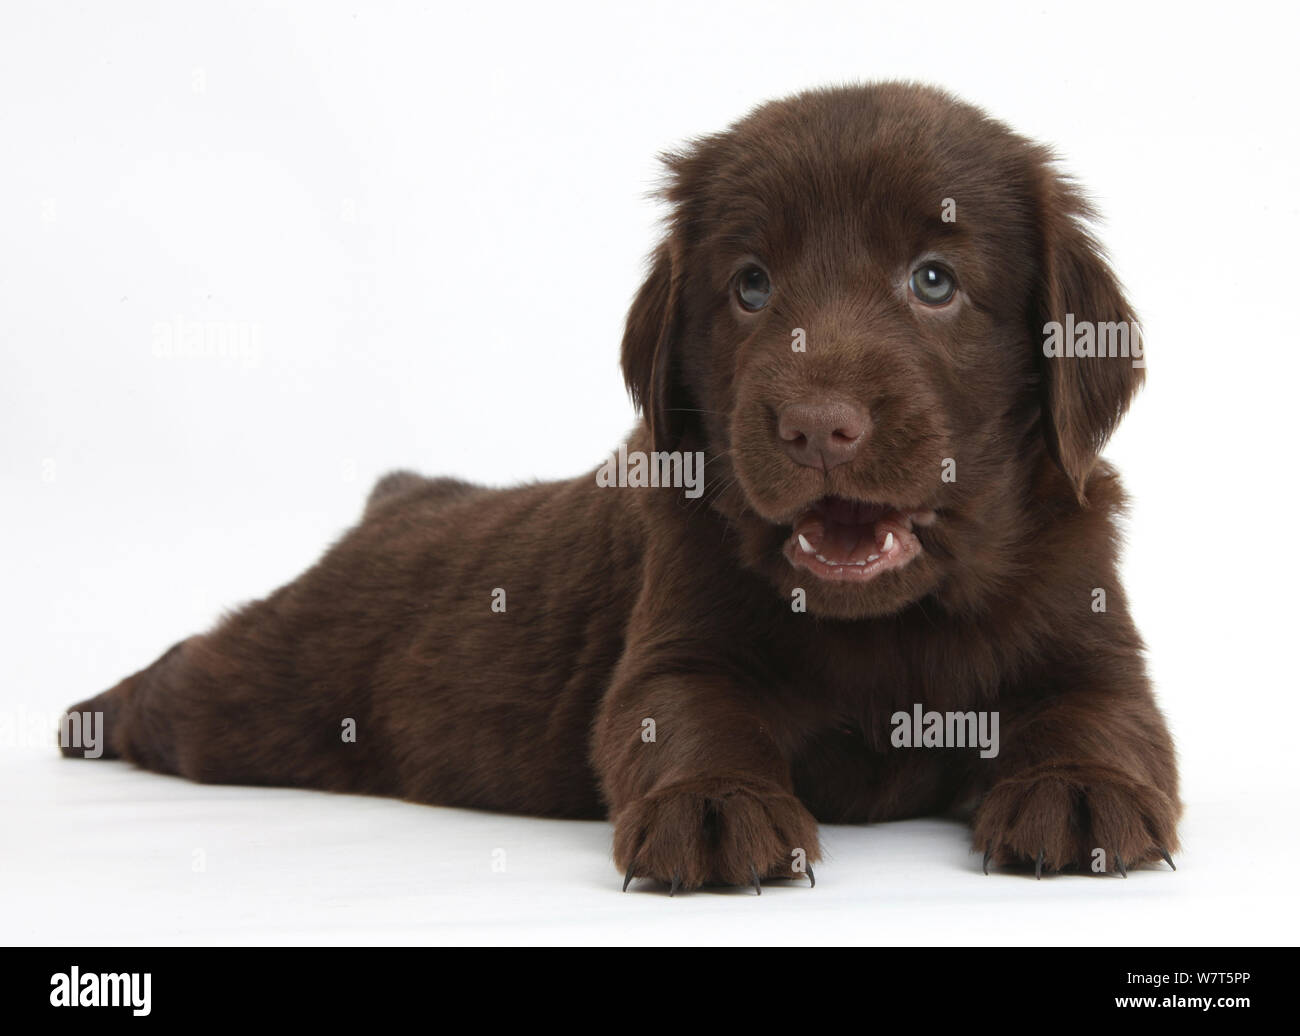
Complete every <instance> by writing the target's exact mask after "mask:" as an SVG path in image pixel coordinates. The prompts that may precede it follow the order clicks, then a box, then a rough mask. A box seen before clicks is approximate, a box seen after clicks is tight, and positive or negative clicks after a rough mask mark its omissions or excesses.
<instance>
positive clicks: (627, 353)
mask: <svg viewBox="0 0 1300 1036" xmlns="http://www.w3.org/2000/svg"><path fill="white" fill-rule="evenodd" d="M675 252H676V249H675V248H674V246H673V240H672V238H671V237H670V238H669V239H668V240H666V241H665V242H664V243H663V244H661V245H660V246H659V247H658V249H656V250H655V254H654V258H653V261H652V263H651V267H650V274H649V276H647V277H646V279H645V283H644V284H642V285H641V290H640V291H638V292H637V295H636V298H635V299H634V300H633V302H632V308H631V309H630V310H628V314H627V328H626V330H625V331H624V332H623V380H624V381H625V382H626V383H627V390H628V392H629V393H631V395H632V402H633V403H634V404H635V405H636V406H637V407H639V408H640V410H641V412H642V413H643V414H644V415H645V420H646V424H647V426H648V427H649V429H650V440H651V442H652V443H653V444H654V449H656V450H663V451H668V450H672V449H673V448H674V446H675V444H676V443H677V441H678V440H679V439H680V437H681V434H682V427H683V425H684V423H685V417H686V412H685V410H684V409H683V407H684V406H686V405H687V404H686V403H685V401H684V400H683V399H682V393H681V392H680V390H679V389H678V388H677V385H678V378H677V371H676V369H675V366H676V365H675V363H674V358H675V355H676V352H677V348H676V343H677V340H678V338H679V337H680V334H681V316H680V309H681V304H680V298H681V274H680V268H681V265H680V262H679V261H678V259H677V257H676V255H675Z"/></svg>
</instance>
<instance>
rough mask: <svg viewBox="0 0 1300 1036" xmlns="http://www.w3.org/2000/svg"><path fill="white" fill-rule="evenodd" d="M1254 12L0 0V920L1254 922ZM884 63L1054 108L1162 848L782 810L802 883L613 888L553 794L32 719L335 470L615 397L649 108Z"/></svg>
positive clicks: (418, 454) (481, 933) (131, 934)
mask: <svg viewBox="0 0 1300 1036" xmlns="http://www.w3.org/2000/svg"><path fill="white" fill-rule="evenodd" d="M1294 18H1295V15H1294V8H1293V7H1291V6H1289V5H1283V4H1277V5H1271V6H1260V7H1254V6H1251V5H1249V4H1242V3H1235V4H1232V5H1230V6H1228V7H1226V8H1225V7H1222V6H1220V5H1215V6H1213V7H1207V8H1206V9H1204V10H1198V9H1197V8H1196V7H1195V6H1194V5H1191V4H1170V5H1168V6H1167V7H1162V6H1161V5H1154V4H1152V5H1148V4H1141V5H1138V4H1132V3H1124V4H1118V5H1105V4H1089V5H1086V6H1085V7H1082V8H1080V7H1077V6H1066V5H1060V6H1059V7H1057V6H1055V5H1053V6H1051V7H1049V8H1048V9H1047V10H1046V11H1043V10H1040V9H1038V7H1037V5H1027V4H1010V5H1007V6H1006V7H1005V8H999V7H998V6H997V5H994V4H989V3H980V4H968V3H961V4H943V3H936V2H932V3H927V4H921V5H915V4H883V3H881V4H863V3H852V4H844V5H835V4H817V3H798V4H792V3H771V4H769V3H761V2H757V0H750V2H746V3H742V4H716V3H705V2H700V0H693V2H690V3H684V4H674V3H668V4H664V3H655V4H636V5H616V4H591V5H582V6H577V5H570V6H564V5H552V4H520V5H518V6H513V5H512V6H500V7H493V6H490V5H483V4H476V5H467V4H446V5H440V4H425V5H419V6H417V5H415V4H405V3H404V4H397V3H388V4H365V5H363V4H360V3H351V4H338V3H321V2H316V3H299V4H270V5H264V6H263V5H251V4H229V3H223V4H210V5H196V4H178V3H169V4H164V3H157V4H142V3H116V4H113V5H97V4H77V5H72V4H53V3H29V4H17V3H9V4H6V5H5V7H4V13H3V15H0V141H2V142H3V159H2V160H0V364H2V366H0V493H2V494H3V497H2V504H3V506H2V508H0V516H2V520H3V523H4V527H3V533H4V535H3V536H2V537H0V578H2V580H3V582H2V585H3V595H2V597H0V630H2V631H3V634H2V636H3V639H2V641H0V716H3V718H4V719H6V720H7V723H8V726H7V730H8V736H7V738H6V743H5V744H4V746H3V747H2V748H0V751H2V753H3V754H2V755H0V871H2V872H0V941H3V942H69V941H72V942H93V943H117V942H152V941H160V940H161V941H166V942H184V943H190V942H199V943H202V942H239V943H244V942H253V943H261V942H302V941H308V942H316V941H320V942H354V941H381V942H543V941H545V942H575V941H576V942H591V941H598V942H605V941H608V942H616V943H655V942H675V941H683V940H685V941H690V942H701V941H716V942H738V943H746V942H757V943H771V944H778V945H792V944H817V943H826V942H906V943H929V942H958V943H995V942H996V943H1001V942H1009V943H1038V944H1045V943H1058V942H1059V943H1110V942H1118V943H1163V942H1173V943H1229V944H1236V943H1251V942H1268V943H1273V942H1287V941H1294V938H1295V927H1294V926H1295V921H1296V898H1295V892H1294V888H1295V882H1294V875H1293V873H1292V872H1293V870H1294V864H1295V859H1296V856H1297V852H1296V850H1297V845H1296V840H1297V836H1296V824H1295V820H1296V805H1295V804H1296V792H1297V784H1298V783H1300V782H1298V780H1297V776H1296V767H1295V740H1296V730H1297V726H1296V723H1297V718H1300V717H1298V715H1297V712H1298V707H1297V697H1296V690H1297V680H1296V675H1295V653H1294V643H1295V639H1296V630H1295V623H1296V614H1295V613H1296V609H1295V608H1294V605H1293V599H1294V594H1295V586H1296V581H1297V579H1296V577H1297V565H1296V558H1295V550H1294V547H1293V545H1292V543H1293V540H1294V535H1293V532H1292V529H1293V524H1294V521H1295V515H1294V504H1295V499H1296V490H1295V480H1296V474H1295V470H1294V464H1295V452H1294V451H1295V435H1294V429H1295V426H1296V421H1295V410H1296V402H1295V386H1296V375H1297V370H1298V365H1297V361H1296V352H1295V350H1296V335H1295V331H1294V326H1295V324H1294V321H1295V317H1296V314H1295V302H1296V290H1295V281H1296V268H1295V262H1294V257H1293V251H1294V247H1295V242H1296V241H1297V240H1300V219H1298V218H1297V200H1296V199H1297V183H1296V175H1295V174H1296V166H1297V163H1296V159H1297V130H1296V119H1295V114H1294V104H1295V100H1296V92H1297V91H1296V85H1297V84H1296V76H1295V71H1294V69H1295V58H1294V54H1293V52H1292V48H1293V46H1294V42H1295V39H1296V25H1295V23H1294ZM890 77H905V78H914V79H919V80H923V81H928V82H933V83H936V84H939V85H943V86H946V87H948V88H950V89H952V90H954V91H956V92H957V93H959V94H960V95H962V96H964V97H965V98H967V99H969V100H972V101H974V102H976V103H978V104H981V105H983V106H984V107H986V108H987V109H988V110H989V111H990V112H991V113H993V114H994V115H996V116H998V117H1000V118H1002V119H1004V120H1006V121H1007V122H1009V123H1010V124H1011V125H1013V126H1014V127H1016V128H1017V129H1018V130H1020V131H1021V132H1023V133H1026V134H1028V135H1030V136H1033V137H1036V138H1039V139H1042V140H1045V141H1048V142H1050V143H1053V144H1054V145H1056V146H1057V147H1058V149H1059V151H1060V153H1061V155H1062V157H1063V158H1064V160H1065V164H1066V166H1067V168H1068V169H1070V170H1071V171H1072V172H1074V173H1076V174H1077V175H1078V176H1079V177H1080V179H1082V181H1083V182H1084V183H1085V185H1087V187H1088V188H1089V189H1090V192H1091V194H1092V196H1093V197H1094V198H1095V199H1096V201H1097V202H1098V204H1099V207H1100V209H1101V211H1102V213H1103V214H1104V216H1105V218H1106V223H1105V225H1104V226H1103V228H1102V230H1101V235H1102V237H1103V240H1104V241H1105V242H1106V243H1107V244H1108V246H1109V247H1110V250H1111V252H1112V254H1113V256H1114V259H1115V264H1116V267H1117V269H1118V270H1119V272H1120V274H1121V276H1122V278H1123V279H1124V280H1125V282H1126V283H1127V285H1128V288H1129V290H1130V292H1131V295H1132V297H1133V298H1134V300H1135V302H1136V304H1137V307H1138V309H1139V312H1140V316H1141V318H1142V320H1143V323H1144V330H1145V335H1146V343H1147V348H1148V355H1149V370H1148V379H1149V380H1148V388H1147V390H1146V392H1145V393H1144V394H1143V396H1142V397H1141V398H1140V399H1139V401H1138V403H1137V405H1136V406H1135V408H1134V410H1133V412H1132V414H1131V416H1130V417H1129V418H1128V420H1127V422H1126V423H1125V425H1124V426H1123V427H1122V429H1121V430H1120V432H1119V434H1118V435H1117V436H1116V438H1115V439H1114V441H1113V443H1112V447H1111V449H1110V451H1109V456H1110V457H1111V458H1112V459H1113V460H1114V461H1116V462H1117V463H1118V465H1119V466H1120V468H1121V469H1122V470H1123V472H1124V474H1125V476H1126V479H1127V482H1128V486H1129V488H1130V490H1131V492H1132V494H1133V496H1134V500H1135V504H1134V510H1133V518H1132V522H1131V529H1130V536H1129V541H1128V544H1129V546H1128V552H1127V555H1126V565H1125V570H1126V576H1127V581H1128V586H1129V591H1130V595H1131V599H1132V606H1133V609H1134V611H1135V613H1136V616H1137V618H1138V621H1139V624H1140V626H1141V628H1142V630H1143V632H1144V634H1145V636H1146V638H1147V640H1148V643H1149V648H1150V660H1151V667H1152V671H1153V673H1154V676H1155V679H1156V682H1157V685H1158V690H1159V697H1160V701H1161V704H1162V706H1163V707H1164V709H1165V710H1166V712H1167V715H1168V717H1169V720H1170V723H1171V726H1172V728H1173V731H1174V734H1175V737H1176V739H1177V742H1178V746H1179V750H1180V755H1181V760H1182V772H1183V782H1184V795H1185V798H1186V800H1187V804H1188V808H1187V816H1186V820H1185V823H1184V825H1183V836H1184V841H1185V850H1184V852H1183V854H1182V855H1181V856H1180V857H1179V860H1178V863H1179V870H1178V872H1177V873H1176V874H1175V873H1170V872H1168V871H1167V870H1165V869H1164V868H1160V869H1151V870H1145V871H1142V872H1138V873H1134V874H1133V875H1132V876H1131V877H1130V878H1129V880H1128V881H1123V880H1121V879H1115V878H1090V877H1056V878H1052V879H1051V880H1044V881H1042V882H1038V883H1036V882H1034V881H1033V880H1032V879H1028V880H1027V879H1025V878H1023V877H1015V876H1006V875H1000V876H995V877H990V878H984V877H982V876H981V875H980V874H979V860H978V858H977V857H975V856H972V855H969V854H968V852H967V840H966V833H965V831H964V830H963V829H962V828H961V827H960V826H958V825H956V824H952V823H947V822H942V821H914V822H907V823H899V824H890V825H883V826H880V827H875V828H851V827H832V828H828V829H826V830H825V832H824V844H825V846H826V848H827V851H828V853H829V856H830V858H829V859H828V860H827V861H826V862H825V863H824V864H823V865H822V866H821V868H820V872H819V881H818V885H817V888H816V890H814V891H809V890H808V889H807V888H800V887H780V886H774V887H771V888H769V890H768V891H766V892H765V893H764V895H763V897H762V898H761V900H760V899H756V898H755V897H753V896H752V894H744V893H697V894H694V895H690V896H680V897H678V898H676V899H674V900H672V901H670V900H668V899H667V898H666V896H664V895H662V894H656V893H643V894H639V895H633V894H631V893H629V894H627V895H621V894H619V892H618V888H619V876H618V875H616V874H615V873H614V870H613V867H612V865H611V863H610V861H609V841H610V832H609V829H608V827H607V826H606V825H605V824H602V823H585V824H581V823H561V822H555V821H539V820H532V819H521V818H511V817H501V816H493V815H488V814H477V813H472V812H465V811H456V810H446V809H435V808H429V807H422V806H414V805H409V804H404V803H400V802H396V801H385V800H368V799H360V798H345V797H340V796H331V795H325V794H316V793H309V792H292V791H280V790H266V789H249V788H235V787H200V786H197V785H192V784H189V783H187V782H184V781H181V780H178V779H175V778H167V777H161V776H157V775H152V774H147V773H143V772H140V771H135V770H132V769H130V768H129V767H127V766H126V765H125V764H121V763H98V764H92V763H83V762H73V761H65V760H61V759H59V758H58V757H57V755H56V754H55V752H54V750H53V748H52V747H51V742H50V735H49V731H50V730H51V727H50V725H48V724H46V725H41V717H42V715H48V716H49V717H52V716H53V715H55V714H57V713H58V712H59V711H60V710H61V709H63V708H64V707H66V706H67V705H69V704H71V703H73V702H75V701H79V700H81V699H82V698H84V697H86V696H88V695H89V694H91V693H94V692H97V691H99V690H102V689H104V688H105V687H107V686H109V685H111V684H112V683H114V682H116V680H118V679H119V678H120V677H122V676H123V675H125V674H127V673H128V672H131V671H133V670H135V669H137V668H139V667H141V666H143V665H145V664H147V663H148V662H150V661H151V660H152V659H153V658H155V657H156V656H157V655H158V654H159V653H160V652H161V651H163V650H164V649H165V648H167V647H168V646H169V645H170V644H172V643H173V642H174V641H176V640H177V639H179V638H180V637H182V636H185V635H187V634H189V633H192V632H195V631H197V630H200V629H202V628H204V627H206V626H207V625H209V624H210V623H212V622H213V621H214V620H215V619H216V618H217V616H218V615H219V614H220V612H221V610H222V609H223V608H225V607H228V606H230V605H232V604H234V603H237V602H240V601H243V600H247V599H250V598H253V597H256V596H260V595H262V594H264V593H266V592H267V591H270V590H271V589H273V588H274V587H276V586H277V585H279V584H281V583H283V582H285V581H287V580H288V579H290V578H292V577H293V576H294V575H296V574H297V573H298V572H299V571H300V570H301V569H303V568H304V567H305V566H306V565H308V564H309V563H310V562H311V561H313V560H314V559H315V558H316V557H317V556H318V554H319V552H320V551H321V550H322V549H323V548H324V547H325V545H326V544H327V543H328V542H330V541H331V539H332V538H333V537H335V536H336V535H337V534H338V533H339V532H340V531H341V530H342V529H343V528H345V527H346V526H347V525H348V524H349V523H350V522H352V521H353V520H354V519H355V517H356V516H357V514H358V512H359V509H360V506H361V501H362V499H363V496H364V494H365V492H366V490H367V489H368V487H369V485H370V483H371V482H372V481H373V480H374V479H375V477H377V476H378V475H379V474H381V473H382V472H384V471H386V470H388V469H391V468H394V467H414V468H417V469H420V470H422V471H424V472H427V473H456V474H460V475H465V476H470V477H472V478H475V479H478V480H482V481H487V482H491V483H497V484H506V483H510V482H513V481H516V480H520V479H526V478H535V477H543V478H545V477H560V476H568V475H573V474H576V473H578V472H581V471H583V470H586V469H588V468H590V467H592V466H594V465H595V464H596V463H597V462H598V461H599V460H600V459H602V458H603V456H604V455H605V454H606V452H607V451H608V450H609V449H610V448H612V447H613V446H614V445H615V444H616V443H617V442H618V441H619V440H620V438H621V437H622V435H623V434H624V433H625V432H626V431H627V429H628V428H629V427H630V426H631V424H632V422H633V415H632V412H631V409H630V407H629V404H628V402H627V399H626V396H625V394H624V391H623V388H622V383H621V379H620V375H619V372H618V368H617V355H618V342H619V337H620V333H621V328H622V320H623V317H624V313H625V311H626V307H627V304H628V302H629V301H630V299H631V297H632V295H633V293H634V291H635V289H636V287H637V285H638V282H639V278H640V276H641V275H642V272H643V270H644V265H643V263H644V257H645V256H646V255H647V254H648V252H649V251H650V249H651V247H652V245H653V243H654V241H655V239H656V235H657V220H658V218H659V216H660V215H661V212H660V210H659V209H658V208H657V207H656V204H655V203H654V202H653V201H652V200H651V198H650V197H649V192H650V191H651V189H652V188H653V187H654V185H655V183H656V181H657V177H658V169H657V166H656V163H655V160H654V156H655V154H656V153H657V152H658V151H660V150H662V149H665V148H668V147H671V146H673V145H674V144H676V143H678V142H680V141H682V140H684V139H686V138H688V137H690V136H692V135H695V134H699V133H704V132H708V131H712V130H716V129H720V128H722V127H724V126H725V125H727V124H728V123H729V122H731V121H733V120H734V119H736V118H737V117H739V116H741V115H743V114H744V113H745V112H746V111H747V110H748V109H749V108H750V107H751V106H753V105H754V104H756V103H757V102H759V101H762V100H764V99H767V98H771V97H776V96H780V95H783V94H787V93H789V92H792V91H795V90H798V89H801V88H804V87H809V86H816V85H823V84H828V83H835V82H845V81H856V80H864V79H872V78H890ZM177 322H180V326H182V327H184V326H185V325H186V324H193V323H195V322H199V323H201V324H202V325H203V326H205V327H206V326H212V327H231V326H235V327H238V326H243V327H246V328H251V327H252V326H254V325H255V326H256V329H257V331H256V333H257V339H256V342H257V349H256V352H255V353H247V354H245V355H243V356H236V357H230V356H225V357H222V356H210V357H202V356H199V357H195V356H190V357H185V356H171V357H168V356H160V355H158V353H159V352H160V351H161V348H162V346H161V345H160V342H161V341H162V339H160V338H159V335H160V334H161V333H162V332H161V331H160V326H162V327H172V328H175V327H176V326H178V325H177ZM33 724H34V725H35V727H36V728H38V734H39V737H38V738H37V739H36V740H35V741H33V739H32V738H31V737H29V736H28V735H27V733H26V731H27V728H28V726H31V725H33ZM496 849H504V850H505V851H506V870H505V873H494V872H493V870H492V860H493V851H494V850H496ZM196 851H198V852H201V853H202V854H203V856H202V859H203V861H204V862H205V864H206V869H205V870H195V869H194V867H195V861H196V860H197V859H199V857H197V856H196V855H195V854H196Z"/></svg>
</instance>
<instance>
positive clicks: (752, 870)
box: [749, 863, 763, 896]
mask: <svg viewBox="0 0 1300 1036" xmlns="http://www.w3.org/2000/svg"><path fill="white" fill-rule="evenodd" d="M749 876H750V877H751V878H752V879H753V880H754V891H755V892H757V893H758V894H759V895H760V896H761V895H762V894H763V885H762V883H761V882H760V881H759V880H758V868H757V867H755V866H754V865H753V864H752V863H751V864H750V865H749Z"/></svg>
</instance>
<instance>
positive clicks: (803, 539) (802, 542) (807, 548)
mask: <svg viewBox="0 0 1300 1036" xmlns="http://www.w3.org/2000/svg"><path fill="white" fill-rule="evenodd" d="M799 546H801V547H802V548H803V552H804V553H805V554H811V553H812V552H813V549H812V544H811V543H809V542H808V537H807V536H805V535H804V534H803V533H799Z"/></svg>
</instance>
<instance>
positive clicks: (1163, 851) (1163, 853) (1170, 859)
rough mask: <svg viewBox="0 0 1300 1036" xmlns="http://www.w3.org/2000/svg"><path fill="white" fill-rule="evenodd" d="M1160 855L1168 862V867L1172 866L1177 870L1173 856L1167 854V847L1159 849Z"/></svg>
mask: <svg viewBox="0 0 1300 1036" xmlns="http://www.w3.org/2000/svg"><path fill="white" fill-rule="evenodd" d="M1160 855H1161V856H1163V857H1164V858H1165V863H1167V864H1169V866H1170V868H1172V869H1173V870H1178V868H1177V867H1175V866H1174V858H1173V857H1172V856H1170V855H1169V850H1168V849H1161V850H1160Z"/></svg>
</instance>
